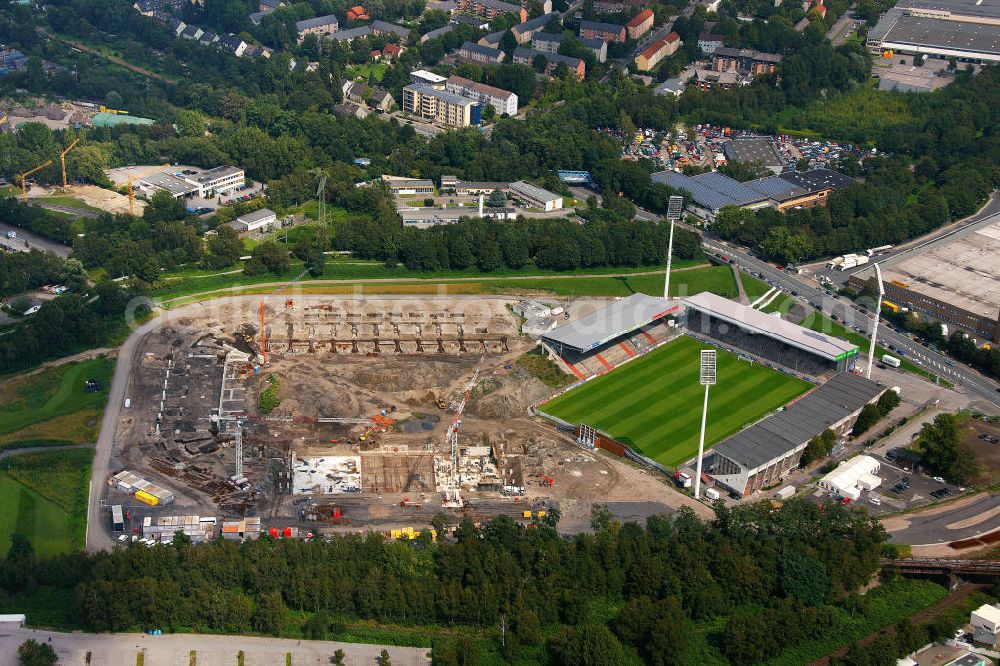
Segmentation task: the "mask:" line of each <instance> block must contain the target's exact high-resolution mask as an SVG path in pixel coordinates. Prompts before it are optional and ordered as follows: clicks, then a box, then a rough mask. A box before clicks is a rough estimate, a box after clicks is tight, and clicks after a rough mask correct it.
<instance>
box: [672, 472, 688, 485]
mask: <svg viewBox="0 0 1000 666" xmlns="http://www.w3.org/2000/svg"><path fill="white" fill-rule="evenodd" d="M674 483H676V484H677V485H678V486H680V487H681V488H690V487H691V475H690V474H685V473H684V472H677V473H676V474H674Z"/></svg>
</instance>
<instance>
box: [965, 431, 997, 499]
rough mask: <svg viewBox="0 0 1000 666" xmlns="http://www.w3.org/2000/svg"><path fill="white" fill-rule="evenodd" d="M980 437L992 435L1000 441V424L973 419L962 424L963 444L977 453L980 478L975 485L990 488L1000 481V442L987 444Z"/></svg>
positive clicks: (978, 477)
mask: <svg viewBox="0 0 1000 666" xmlns="http://www.w3.org/2000/svg"><path fill="white" fill-rule="evenodd" d="M980 435H992V436H993V437H996V438H997V439H1000V423H992V422H984V421H981V420H977V419H972V418H970V419H968V420H967V421H965V422H964V423H962V443H963V444H965V445H966V446H968V447H969V448H971V449H972V450H973V451H975V452H976V459H977V460H978V461H979V467H980V470H979V476H977V477H976V479H975V480H974V483H975V485H977V486H988V485H992V484H994V483H996V482H997V481H1000V442H998V443H993V442H987V441H985V440H982V439H979V437H980Z"/></svg>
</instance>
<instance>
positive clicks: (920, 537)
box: [889, 495, 1000, 546]
mask: <svg viewBox="0 0 1000 666" xmlns="http://www.w3.org/2000/svg"><path fill="white" fill-rule="evenodd" d="M997 507H1000V495H983V496H982V497H981V498H979V499H977V500H976V501H974V502H972V503H971V504H968V505H966V506H963V507H960V508H957V509H948V510H945V511H941V512H939V513H933V514H931V515H921V514H912V515H910V516H903V517H904V518H906V519H908V520H909V521H910V524H909V526H908V527H905V528H903V529H899V530H895V531H892V532H890V536H889V540H890V541H892V542H893V543H902V544H907V545H911V546H920V545H931V544H941V543H947V542H949V541H956V540H958V539H968V538H971V537H974V536H976V535H978V534H983V533H985V532H990V531H993V530H995V529H996V528H997V526H998V524H1000V519H998V518H997V517H996V516H992V517H989V518H984V519H983V520H982V521H978V522H975V523H974V524H971V525H968V526H967V527H960V528H950V527H948V526H949V525H952V524H954V523H958V522H960V521H964V520H970V519H974V518H975V517H976V516H979V515H981V514H983V513H986V512H987V511H992V510H994V509H996V508H997Z"/></svg>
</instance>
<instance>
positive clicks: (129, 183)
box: [128, 174, 135, 217]
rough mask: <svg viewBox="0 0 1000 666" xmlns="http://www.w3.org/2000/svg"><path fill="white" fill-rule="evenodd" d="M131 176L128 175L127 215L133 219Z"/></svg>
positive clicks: (133, 202) (133, 190)
mask: <svg viewBox="0 0 1000 666" xmlns="http://www.w3.org/2000/svg"><path fill="white" fill-rule="evenodd" d="M133 180H134V179H133V178H132V174H129V175H128V214H129V215H131V216H132V217H135V189H133V187H132V181H133Z"/></svg>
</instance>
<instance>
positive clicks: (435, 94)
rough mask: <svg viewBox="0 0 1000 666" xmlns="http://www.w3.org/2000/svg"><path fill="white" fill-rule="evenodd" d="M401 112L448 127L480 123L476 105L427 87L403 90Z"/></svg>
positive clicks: (416, 86)
mask: <svg viewBox="0 0 1000 666" xmlns="http://www.w3.org/2000/svg"><path fill="white" fill-rule="evenodd" d="M403 111H404V112H406V113H412V114H414V115H417V116H420V117H421V118H424V119H427V120H432V121H434V122H436V123H439V124H441V125H448V126H449V127H468V126H469V125H478V124H479V122H480V107H479V105H478V104H476V103H475V102H473V101H472V100H471V99H468V98H465V97H462V96H461V95H456V94H455V93H452V92H448V91H447V90H439V89H437V88H435V87H434V86H429V85H419V84H411V85H408V86H406V87H405V88H403Z"/></svg>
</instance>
